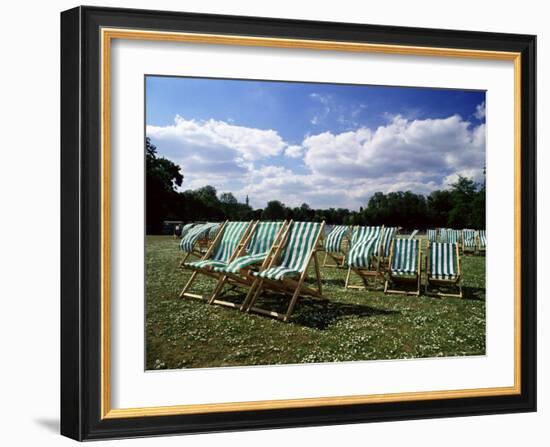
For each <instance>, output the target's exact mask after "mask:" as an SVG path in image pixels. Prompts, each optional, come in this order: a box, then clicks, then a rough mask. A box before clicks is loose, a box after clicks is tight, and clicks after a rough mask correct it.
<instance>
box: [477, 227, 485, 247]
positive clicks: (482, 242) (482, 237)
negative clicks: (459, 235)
mask: <svg viewBox="0 0 550 447" xmlns="http://www.w3.org/2000/svg"><path fill="white" fill-rule="evenodd" d="M478 235H479V248H481V249H485V248H487V232H486V231H485V230H479V233H478Z"/></svg>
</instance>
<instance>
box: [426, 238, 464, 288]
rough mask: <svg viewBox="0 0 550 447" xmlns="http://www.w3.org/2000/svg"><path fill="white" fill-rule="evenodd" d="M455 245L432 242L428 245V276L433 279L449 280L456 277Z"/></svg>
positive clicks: (456, 258) (456, 256)
mask: <svg viewBox="0 0 550 447" xmlns="http://www.w3.org/2000/svg"><path fill="white" fill-rule="evenodd" d="M456 249H457V244H456V243H448V242H434V243H432V244H431V245H430V258H429V262H428V266H429V269H428V271H427V273H428V276H429V277H431V278H434V279H443V280H451V279H454V278H456V277H457V275H458V255H457V250H456Z"/></svg>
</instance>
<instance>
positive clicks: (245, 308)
mask: <svg viewBox="0 0 550 447" xmlns="http://www.w3.org/2000/svg"><path fill="white" fill-rule="evenodd" d="M259 282H260V280H259V279H258V278H256V279H255V280H254V281H253V282H252V285H251V286H250V288H249V289H248V293H247V294H246V296H245V298H244V301H243V302H242V304H241V307H240V308H239V310H240V311H241V312H247V311H248V307H249V303H250V300H251V299H252V297H253V296H254V292H255V291H256V287H258V283H259Z"/></svg>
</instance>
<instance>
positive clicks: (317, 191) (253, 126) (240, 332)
mask: <svg viewBox="0 0 550 447" xmlns="http://www.w3.org/2000/svg"><path fill="white" fill-rule="evenodd" d="M485 109H486V92H485V91H480V90H458V89H442V88H425V87H400V86H380V85H351V84H332V83H310V82H286V81H285V82H281V81H266V80H239V79H215V78H190V77H175V76H174V77H172V76H156V75H148V76H146V77H145V110H146V112H145V129H144V132H145V138H144V141H145V166H146V186H145V188H146V203H145V206H146V212H145V214H146V215H145V222H146V235H145V255H146V256H145V263H146V265H145V273H146V284H145V290H146V309H145V313H146V316H145V326H146V327H145V331H146V337H145V341H146V343H145V345H146V346H145V350H146V356H145V358H146V365H145V368H146V370H162V369H181V368H212V367H235V366H239V367H245V366H260V365H284V364H307V363H323V362H351V361H372V360H398V359H411V358H435V357H456V356H483V355H485V354H486V310H485V267H486V263H485V252H486V249H487V234H486V230H485V174H486V172H485V167H486V150H485V147H486V124H485Z"/></svg>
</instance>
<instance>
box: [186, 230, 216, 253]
mask: <svg viewBox="0 0 550 447" xmlns="http://www.w3.org/2000/svg"><path fill="white" fill-rule="evenodd" d="M219 225H220V224H218V223H205V224H198V225H195V226H194V227H193V228H191V229H190V230H189V231H188V232H187V233H186V234H185V236H183V238H182V239H181V241H180V248H181V249H182V250H183V251H184V252H186V253H191V252H192V251H193V249H194V248H195V244H196V243H197V241H198V240H199V239H201V238H203V237H207V236H208V233H209V232H210V230H211V229H212V228H213V227H215V226H219Z"/></svg>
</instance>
